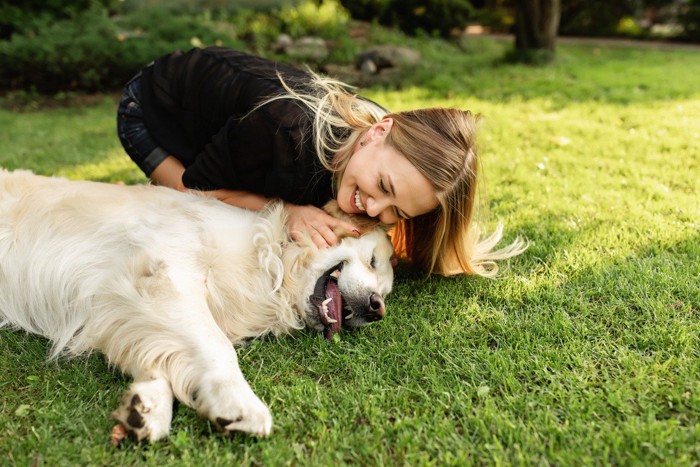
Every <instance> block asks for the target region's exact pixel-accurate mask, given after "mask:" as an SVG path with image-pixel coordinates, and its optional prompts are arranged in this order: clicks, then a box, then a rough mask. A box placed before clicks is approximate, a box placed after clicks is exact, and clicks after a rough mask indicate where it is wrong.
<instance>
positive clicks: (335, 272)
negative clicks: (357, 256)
mask: <svg viewBox="0 0 700 467" xmlns="http://www.w3.org/2000/svg"><path fill="white" fill-rule="evenodd" d="M331 277H335V278H336V279H337V278H339V277H340V271H338V270H337V269H336V270H335V271H333V272H332V273H331Z"/></svg>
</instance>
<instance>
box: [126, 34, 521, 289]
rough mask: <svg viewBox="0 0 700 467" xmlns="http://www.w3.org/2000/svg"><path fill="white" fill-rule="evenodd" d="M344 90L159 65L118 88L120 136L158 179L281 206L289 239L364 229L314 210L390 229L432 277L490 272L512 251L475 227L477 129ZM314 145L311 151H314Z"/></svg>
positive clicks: (222, 69)
mask: <svg viewBox="0 0 700 467" xmlns="http://www.w3.org/2000/svg"><path fill="white" fill-rule="evenodd" d="M347 89H348V88H347V86H346V85H344V84H343V83H340V82H337V81H334V80H331V79H328V78H323V77H320V76H317V75H315V74H313V73H311V72H303V71H300V70H297V69H294V68H291V67H288V66H284V65H282V64H279V63H275V62H271V61H268V60H265V59H263V58H260V57H255V56H251V55H247V54H244V53H241V52H237V51H233V50H229V49H223V48H216V47H215V48H208V49H193V50H191V51H189V52H187V53H182V52H175V53H172V54H169V55H166V56H164V57H161V58H159V59H157V60H155V62H153V63H152V64H151V65H149V66H147V67H146V68H145V69H144V70H142V72H140V73H139V74H138V75H137V76H135V77H134V78H133V79H132V80H131V81H130V82H129V83H127V86H126V87H125V93H124V97H123V98H122V101H121V103H120V107H119V112H118V115H119V116H118V128H119V136H120V139H121V141H122V143H123V145H124V148H125V149H126V151H127V152H128V153H129V155H130V156H131V157H132V159H133V160H134V161H135V162H136V163H137V164H138V165H139V167H141V169H142V170H143V171H144V173H145V174H146V175H148V176H149V177H150V178H151V179H152V180H153V181H154V182H155V183H158V184H161V185H165V186H169V187H172V188H176V189H180V190H193V189H194V190H200V191H202V192H204V193H206V194H208V195H210V196H214V197H216V198H218V199H220V200H222V201H224V202H226V203H229V204H232V205H235V206H239V207H244V208H248V209H253V210H260V209H262V208H263V207H264V206H265V205H266V204H268V203H269V202H270V201H271V200H274V199H282V200H284V201H285V209H286V213H287V228H288V230H289V232H290V234H291V236H292V238H293V239H294V240H296V241H298V242H306V241H311V242H313V243H315V244H316V245H317V246H318V247H321V248H322V247H326V246H329V245H335V244H337V243H338V240H339V237H338V235H339V232H341V231H354V232H355V233H356V234H357V235H359V234H360V233H361V232H360V231H359V230H358V229H357V228H356V226H354V225H352V224H349V223H348V222H346V221H342V220H339V219H337V218H334V217H332V216H330V215H328V214H326V213H325V212H324V211H323V210H322V209H321V208H322V207H323V205H325V204H326V203H327V202H328V201H329V200H331V199H336V200H337V201H338V204H339V207H340V209H341V210H343V211H345V212H346V213H350V214H353V213H354V214H365V215H367V216H370V217H374V218H377V219H379V220H380V221H381V222H383V223H385V224H389V225H396V228H395V232H394V233H395V234H394V237H393V238H394V242H395V247H396V248H397V251H398V252H399V253H400V254H403V255H405V256H407V257H408V258H410V259H411V260H412V261H413V263H414V264H415V265H416V266H418V267H419V268H421V269H423V270H424V271H426V272H428V273H440V274H458V273H468V274H480V275H493V274H495V272H496V270H497V266H496V263H495V262H494V261H495V260H497V259H502V258H507V257H510V256H513V255H516V254H518V253H520V252H521V251H523V249H524V245H523V243H521V242H519V241H517V242H516V243H514V244H512V245H510V246H509V247H507V248H505V249H503V250H500V251H497V252H494V251H493V248H494V246H495V244H496V243H497V242H498V240H499V239H500V232H497V233H496V234H495V236H492V237H491V238H489V239H487V240H486V241H480V239H479V234H478V231H477V230H476V229H474V228H472V225H471V223H472V208H473V206H474V203H475V193H476V183H477V166H478V159H477V155H476V150H475V145H474V131H475V119H474V117H473V116H472V115H471V113H469V112H466V111H461V110H456V109H422V110H415V111H409V112H399V113H390V112H388V111H387V110H386V109H384V108H383V107H381V106H380V105H378V104H376V103H374V102H372V101H369V100H367V99H364V98H362V97H359V96H356V95H354V94H351V93H349V92H348V91H347ZM309 142H311V143H312V144H309Z"/></svg>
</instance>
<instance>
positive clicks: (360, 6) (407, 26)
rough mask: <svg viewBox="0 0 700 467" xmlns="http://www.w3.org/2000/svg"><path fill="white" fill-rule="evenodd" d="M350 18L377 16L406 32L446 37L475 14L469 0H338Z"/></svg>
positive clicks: (368, 18)
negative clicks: (348, 12)
mask: <svg viewBox="0 0 700 467" xmlns="http://www.w3.org/2000/svg"><path fill="white" fill-rule="evenodd" d="M341 2H342V4H343V6H345V8H347V9H348V11H350V14H351V15H352V17H353V18H357V19H363V20H368V21H369V20H375V19H376V20H377V21H379V23H380V24H384V25H387V26H392V27H393V26H395V27H398V28H400V29H401V30H402V31H404V32H406V33H408V34H414V35H415V34H417V33H420V32H421V31H422V32H425V33H428V34H430V35H439V36H442V37H448V36H450V34H451V33H452V31H453V30H454V29H464V27H465V26H466V25H467V22H468V21H469V19H470V18H472V17H473V16H474V8H473V7H472V4H471V3H470V2H469V0H341Z"/></svg>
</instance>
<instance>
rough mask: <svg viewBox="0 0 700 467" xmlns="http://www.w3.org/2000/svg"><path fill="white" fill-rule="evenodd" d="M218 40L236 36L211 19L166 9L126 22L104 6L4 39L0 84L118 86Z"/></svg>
mask: <svg viewBox="0 0 700 467" xmlns="http://www.w3.org/2000/svg"><path fill="white" fill-rule="evenodd" d="M183 31H186V34H183ZM217 41H221V42H222V43H224V42H225V43H228V44H229V45H230V44H232V43H234V38H233V37H231V35H230V34H229V33H228V32H227V31H223V32H221V31H219V30H217V29H216V28H215V25H214V24H213V23H212V22H211V21H209V20H207V19H206V18H197V17H192V16H176V17H166V18H164V17H163V10H160V9H153V10H143V11H141V12H140V13H139V14H138V15H132V16H129V17H125V18H123V19H121V20H119V19H117V20H113V19H112V18H110V17H109V16H108V15H107V12H106V11H105V10H104V9H103V8H99V7H93V8H90V9H88V10H86V11H83V12H79V13H76V14H75V16H73V17H72V18H70V19H65V20H52V19H50V18H48V17H39V18H37V19H35V20H34V21H33V22H31V23H29V24H27V25H26V26H25V29H24V30H23V31H22V32H21V33H15V34H13V35H12V38H11V39H10V40H8V41H0V62H2V63H3V66H2V68H0V87H2V88H10V89H17V88H29V87H35V88H36V89H38V90H40V91H48V92H54V91H57V90H70V89H82V90H98V89H104V88H114V87H116V86H120V85H121V84H123V83H124V82H126V80H128V78H130V77H131V76H132V75H133V74H134V73H135V72H136V71H137V70H138V69H140V68H141V67H142V66H144V65H145V64H146V63H148V62H150V61H151V60H153V59H154V58H155V57H157V56H160V55H163V54H165V53H167V52H171V51H172V50H175V49H177V48H186V49H188V48H191V47H192V45H196V44H210V45H211V44H214V43H216V42H217Z"/></svg>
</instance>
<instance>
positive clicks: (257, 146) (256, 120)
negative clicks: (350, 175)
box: [182, 100, 332, 207]
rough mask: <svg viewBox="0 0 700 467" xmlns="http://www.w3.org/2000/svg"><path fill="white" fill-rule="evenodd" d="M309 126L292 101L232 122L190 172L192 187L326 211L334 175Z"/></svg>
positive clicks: (187, 177)
mask: <svg viewBox="0 0 700 467" xmlns="http://www.w3.org/2000/svg"><path fill="white" fill-rule="evenodd" d="M309 126H310V121H309V119H308V117H307V115H306V113H304V112H303V111H302V110H301V108H300V107H299V106H298V105H297V104H296V103H294V102H291V101H284V100H283V101H277V102H274V103H272V104H269V105H267V106H265V107H262V108H260V109H257V110H256V111H254V112H252V113H251V114H250V115H248V116H246V117H245V118H243V119H231V120H230V121H229V122H228V123H227V125H226V126H225V128H224V129H222V131H220V132H219V133H217V134H216V135H215V136H214V138H212V141H211V143H210V144H208V145H207V146H206V147H205V149H204V151H203V152H202V153H201V154H199V155H198V156H197V157H196V158H195V161H194V162H193V163H192V164H191V165H190V166H189V167H188V168H187V169H186V170H185V174H184V175H183V179H182V180H183V184H184V185H185V186H186V187H188V188H194V189H199V190H214V189H219V188H227V189H232V190H243V191H248V192H252V193H257V194H261V195H263V196H266V197H268V198H282V199H284V200H286V201H289V202H293V203H296V204H313V205H316V206H319V207H320V206H322V205H323V204H325V203H326V202H327V201H328V200H329V199H330V198H331V197H332V186H331V175H330V173H328V171H327V170H326V169H325V168H324V167H323V166H322V164H321V162H320V161H319V160H318V157H317V156H316V153H315V150H314V148H313V145H312V143H311V137H310V128H309Z"/></svg>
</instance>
